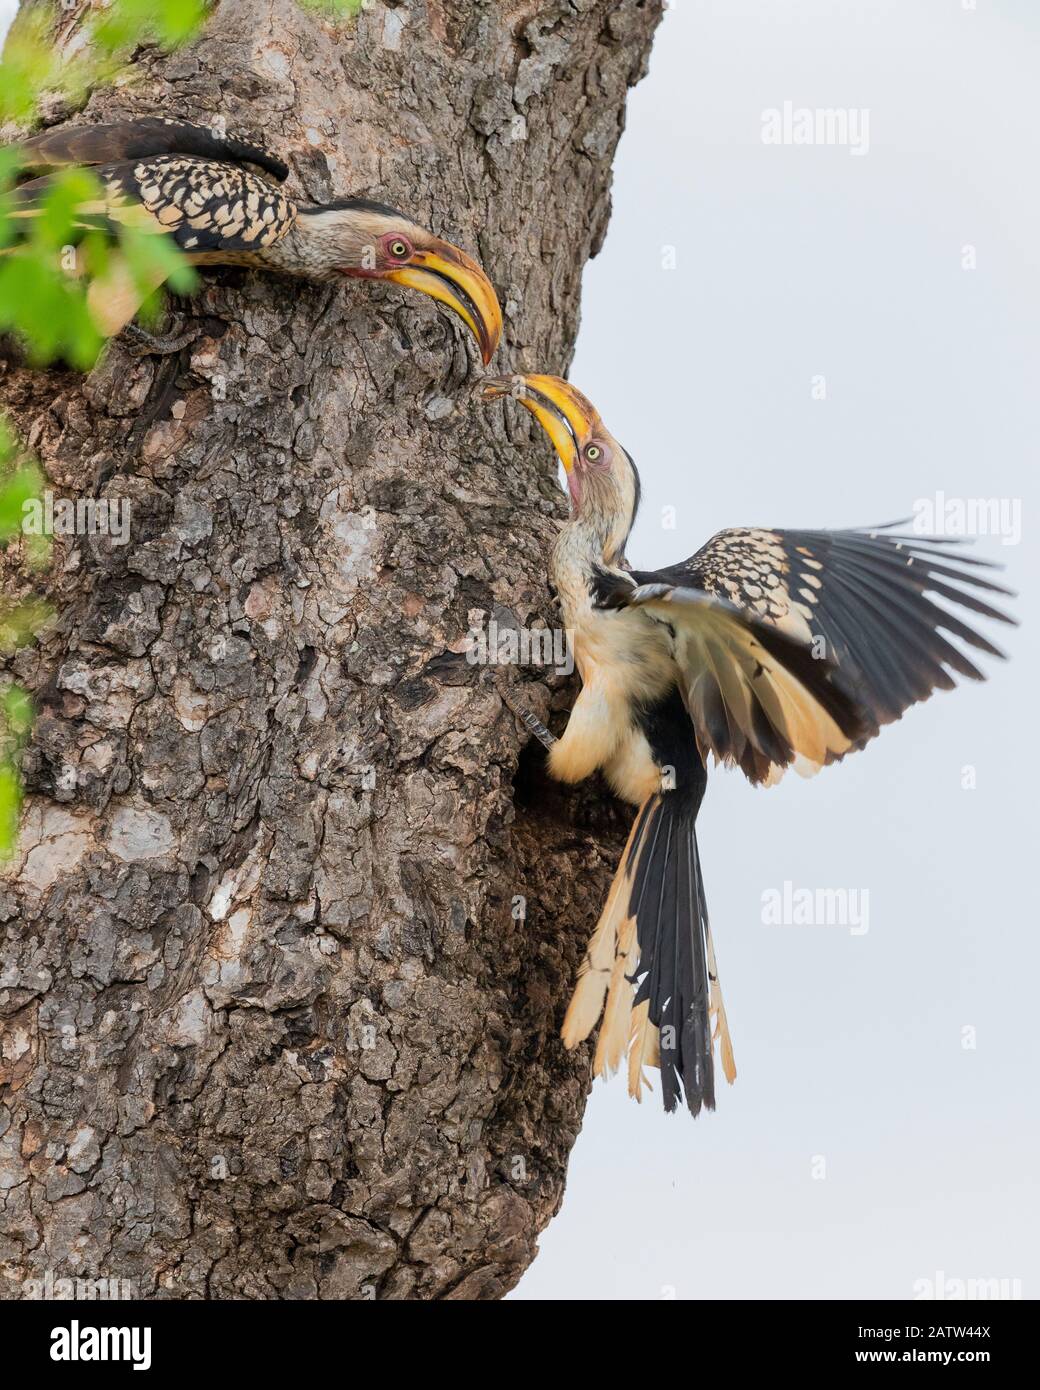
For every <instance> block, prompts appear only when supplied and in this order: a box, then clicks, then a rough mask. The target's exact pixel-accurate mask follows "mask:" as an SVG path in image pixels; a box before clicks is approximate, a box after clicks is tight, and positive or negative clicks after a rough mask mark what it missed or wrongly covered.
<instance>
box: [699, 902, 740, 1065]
mask: <svg viewBox="0 0 1040 1390" xmlns="http://www.w3.org/2000/svg"><path fill="white" fill-rule="evenodd" d="M705 940H706V944H707V948H708V950H707V956H708V979H709V981H710V985H709V991H708V1015H709V1021H710V1019H711V1018H714V1020H715V1027H714V1029H713V1031H712V1035H711V1040H712V1043H716V1042H717V1043H718V1044H719V1052H720V1054H721V1057H722V1074H723V1076H725V1078H726V1080H727V1081H728V1082H729V1084H730V1085H731V1086H732V1085H733V1083H734V1081H736V1079H737V1064H736V1062H735V1060H734V1058H733V1042H732V1040H731V1038H730V1035H729V1023H728V1022H727V1021H726V1006H725V1004H724V1003H723V1002H722V984H721V981H720V980H719V967H718V965H717V964H716V961H715V943H714V941H712V939H711V927H710V926H707V924H705Z"/></svg>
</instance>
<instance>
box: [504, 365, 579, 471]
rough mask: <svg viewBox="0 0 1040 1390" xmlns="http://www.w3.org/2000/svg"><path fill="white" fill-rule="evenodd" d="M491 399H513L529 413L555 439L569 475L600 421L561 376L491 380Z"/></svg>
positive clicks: (556, 448)
mask: <svg viewBox="0 0 1040 1390" xmlns="http://www.w3.org/2000/svg"><path fill="white" fill-rule="evenodd" d="M484 395H485V396H486V397H488V398H489V399H494V398H495V397H498V396H512V397H513V399H514V400H515V401H518V402H519V403H520V405H522V406H523V407H524V408H525V409H526V410H529V411H530V412H531V414H532V415H533V416H534V418H535V419H536V420H537V421H538V423H539V424H540V425H541V427H542V429H543V430H544V431H545V432H546V434H547V435H548V436H549V438H550V439H551V440H552V443H553V447H554V448H555V450H556V452H557V454H558V455H559V457H560V462H561V463H562V464H563V466H564V468H565V469H566V470H567V472H568V473H569V472H570V471H571V469H572V468H574V466H575V464H576V463H577V462H578V453H579V449H580V447H581V444H582V441H583V440H584V439H586V438H587V437H588V435H589V434H590V433H591V431H592V429H593V428H594V426H595V425H596V423H597V422H598V420H599V415H598V414H597V412H596V409H595V407H594V406H592V405H591V404H590V402H589V401H588V400H586V398H585V397H584V396H583V395H582V394H581V392H580V391H578V390H576V389H575V388H574V387H573V386H572V385H571V384H570V382H568V381H564V380H563V379H562V378H561V377H558V376H541V375H538V374H531V375H527V376H522V375H520V374H519V373H518V374H517V375H516V376H502V377H492V378H491V379H490V380H488V381H486V382H485V383H484Z"/></svg>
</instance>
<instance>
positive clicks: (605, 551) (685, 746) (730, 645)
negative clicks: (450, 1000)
mask: <svg viewBox="0 0 1040 1390" xmlns="http://www.w3.org/2000/svg"><path fill="white" fill-rule="evenodd" d="M484 394H485V396H487V397H489V398H492V399H493V398H497V397H501V396H512V397H513V398H514V399H515V400H516V401H518V403H519V404H520V405H522V406H523V407H524V408H525V409H527V410H529V411H530V412H531V414H532V415H534V416H535V418H536V419H537V420H538V422H539V424H540V425H541V426H542V428H543V429H544V430H545V432H546V433H547V434H548V435H549V437H550V439H551V440H552V442H553V444H554V445H555V447H556V450H557V452H558V454H559V456H560V460H561V462H562V463H563V467H564V469H565V471H566V475H567V487H568V491H569V492H570V497H571V518H570V521H569V522H568V523H567V524H566V525H565V526H564V527H563V528H562V530H561V532H560V535H559V537H558V539H557V541H556V544H555V546H554V548H553V554H552V563H551V579H552V582H553V585H554V587H555V589H556V591H557V594H558V596H559V601H560V605H561V608H562V610H563V619H564V623H565V625H566V627H567V629H568V630H569V631H570V632H572V633H573V642H574V658H575V663H576V665H577V667H578V672H579V674H580V676H581V679H582V689H581V692H580V694H579V695H578V698H577V700H576V701H575V704H574V708H573V710H572V711H571V716H570V720H569V722H568V725H567V731H566V733H565V734H564V736H563V738H561V739H558V740H555V741H554V743H553V747H552V753H551V756H550V759H549V770H550V772H551V773H552V775H553V776H555V777H558V778H561V779H562V780H564V781H577V780H580V778H582V777H584V776H587V775H588V774H589V773H590V772H592V771H595V770H596V769H597V768H600V769H602V771H603V772H604V773H605V775H606V777H607V779H608V781H609V782H610V783H611V784H612V786H613V787H614V790H615V791H616V792H617V793H618V795H620V796H621V797H623V798H625V799H627V800H629V801H631V802H632V803H633V804H634V805H635V806H637V807H638V808H639V809H638V810H637V812H636V818H635V821H634V823H633V826H632V830H631V833H630V835H629V838H628V843H627V845H626V846H625V850H624V853H623V854H622V856H621V862H620V864H619V866H618V870H617V873H616V874H615V876H614V881H613V884H612V885H611V889H610V893H609V896H608V898H607V901H606V904H605V906H604V908H603V912H602V915H601V916H600V919H599V922H598V924H597V926H596V930H595V932H594V933H593V935H592V939H591V940H590V942H589V945H588V949H587V950H586V952H585V957H584V959H583V961H582V964H581V967H580V969H579V972H578V981H577V987H576V988H575V991H574V996H573V998H572V999H571V1002H570V1006H569V1008H568V1009H567V1015H566V1018H565V1019H564V1022H563V1030H562V1036H563V1041H564V1044H565V1046H566V1047H568V1048H572V1047H576V1046H577V1045H578V1044H579V1043H580V1042H582V1041H584V1039H585V1038H587V1037H588V1035H589V1033H590V1032H591V1031H592V1029H593V1028H594V1027H595V1026H596V1023H597V1020H598V1019H599V1018H600V1015H601V1014H602V1015H603V1020H602V1023H601V1025H600V1030H599V1037H598V1039H597V1044H596V1054H595V1062H594V1072H595V1073H596V1074H597V1075H609V1074H610V1073H611V1072H613V1071H615V1070H616V1069H617V1068H618V1067H619V1066H620V1065H621V1064H622V1062H623V1061H624V1060H625V1059H626V1056H627V1064H628V1083H629V1091H630V1094H631V1095H633V1096H634V1097H636V1099H638V1098H639V1097H640V1095H641V1092H642V1087H643V1086H644V1085H646V1084H647V1082H646V1078H645V1075H644V1068H645V1067H650V1066H656V1067H660V1069H661V1083H662V1084H661V1091H662V1098H663V1100H664V1105H665V1109H667V1110H674V1109H675V1107H676V1105H677V1104H678V1102H679V1101H680V1099H683V1098H684V1099H685V1102H686V1105H687V1106H688V1108H689V1109H690V1110H691V1111H692V1113H693V1114H695V1115H696V1114H697V1113H698V1112H699V1111H700V1110H701V1108H702V1107H704V1108H707V1109H713V1108H714V1105H715V1078H714V1047H715V1044H716V1043H717V1044H718V1046H719V1050H720V1055H721V1061H722V1069H723V1074H724V1075H725V1076H726V1079H727V1080H728V1081H732V1080H733V1079H734V1078H735V1076H736V1066H735V1064H734V1060H733V1048H732V1045H731V1042H730V1036H729V1026H728V1023H727V1020H726V1010H725V1006H724V1004H723V1000H722V989H721V986H720V984H719V976H718V968H717V965H716V961H715V948H714V944H713V942H712V937H711V928H710V926H709V923H708V911H707V904H706V900H705V895H704V884H703V878H702V875H701V866H700V858H699V855H698V852H697V840H696V821H697V813H698V810H699V808H700V803H701V798H702V796H703V794H704V788H705V786H706V783H707V770H706V767H707V762H708V758H709V756H711V757H713V758H714V759H715V761H716V762H721V763H725V764H727V765H729V766H735V767H739V768H740V769H741V771H743V772H744V774H745V775H746V776H747V777H748V779H749V780H750V781H751V782H753V783H758V784H762V785H766V786H769V785H772V783H773V782H775V781H776V780H778V778H779V776H780V775H781V774H782V773H783V771H784V769H785V768H787V767H789V766H791V765H794V766H795V767H796V768H797V769H798V770H799V771H805V770H806V769H808V770H810V771H816V770H818V769H819V768H821V767H823V766H825V765H826V764H828V763H831V762H836V761H838V760H839V759H841V758H843V757H844V756H845V755H846V754H847V753H850V752H852V751H853V750H855V749H858V748H862V747H863V745H864V744H865V743H867V742H868V741H869V740H870V739H871V738H873V737H874V735H875V734H877V733H878V731H879V727H880V726H881V725H882V724H887V723H890V722H892V721H893V720H895V719H898V718H899V717H900V716H901V715H902V713H903V711H904V710H906V709H907V708H909V706H910V705H913V704H916V703H917V702H918V701H920V700H924V699H927V697H928V696H929V695H930V694H931V692H932V691H933V690H936V689H949V688H951V687H952V686H953V684H954V682H953V678H952V676H951V674H950V672H951V671H952V672H957V673H959V674H960V675H963V676H967V677H969V678H970V679H975V680H981V679H982V673H981V672H980V671H979V670H978V669H977V668H976V666H975V665H974V663H973V662H972V661H971V660H969V658H968V657H967V655H966V654H965V653H964V652H963V651H962V650H961V648H960V647H959V646H956V645H955V644H954V643H953V642H952V641H950V640H949V637H948V636H947V634H950V635H952V636H953V637H956V638H957V639H959V641H960V642H961V643H965V644H967V645H968V646H969V647H974V648H976V649H978V650H981V651H985V652H987V653H988V654H989V655H991V656H1001V655H1002V653H1001V652H999V651H998V650H997V648H996V647H995V646H993V644H992V643H991V642H989V641H988V639H987V638H985V637H983V636H981V635H980V634H979V633H978V632H976V631H975V630H974V629H973V628H971V627H969V626H968V625H967V624H966V623H965V622H963V621H962V619H961V618H960V617H959V616H958V614H957V612H956V610H957V609H958V608H959V609H967V610H969V611H970V612H973V613H977V614H981V615H982V616H983V617H986V618H990V619H994V620H997V621H1001V622H1011V621H1012V620H1011V619H1010V618H1008V617H1007V616H1006V615H1005V614H1004V613H1002V612H1000V611H999V610H998V609H996V608H994V607H992V606H991V604H990V603H989V602H987V601H986V599H985V598H983V597H980V591H981V593H982V594H986V595H988V594H992V593H1002V594H1006V593H1008V592H1009V591H1008V590H1007V589H1004V588H1003V587H1002V586H1001V585H999V584H996V583H995V582H994V581H993V580H992V579H990V578H987V577H986V571H987V569H988V568H989V567H988V566H987V564H986V562H985V561H981V560H973V559H966V558H965V557H964V556H963V555H961V554H958V553H957V552H956V551H951V550H948V549H944V548H942V543H941V542H939V541H937V540H935V539H933V538H929V537H922V536H917V535H904V534H901V533H900V532H898V531H894V530H893V529H892V528H887V529H886V528H873V529H872V530H870V531H862V530H846V531H774V530H764V529H761V528H751V529H744V530H729V531H722V532H720V533H719V534H718V535H717V536H715V537H714V538H713V539H712V540H710V541H709V542H708V543H707V545H705V546H703V547H702V548H701V549H700V550H699V551H698V552H697V553H696V554H695V555H693V556H692V557H691V558H690V559H689V560H686V561H684V562H683V563H682V564H679V565H672V566H670V567H668V568H665V569H662V570H658V571H648V572H642V571H638V570H632V569H631V568H630V567H629V566H628V562H627V561H626V559H625V546H626V543H627V541H628V536H629V533H630V531H631V529H632V523H633V521H634V519H635V514H636V508H637V506H638V503H639V475H638V473H637V472H636V468H635V465H634V464H633V462H632V460H631V458H630V457H629V455H628V454H627V453H626V452H625V450H624V449H623V448H622V447H621V445H620V444H619V443H618V442H617V440H616V439H614V438H613V436H612V435H611V434H609V433H608V431H607V430H606V428H605V426H604V424H603V421H602V420H601V419H600V417H599V415H598V414H597V412H596V410H595V408H594V407H593V406H592V405H591V404H590V402H589V401H588V400H587V399H586V398H585V397H584V396H583V395H582V394H581V392H580V391H576V390H575V389H574V387H572V386H570V385H568V383H567V382H565V381H562V380H560V378H559V377H552V376H539V375H530V376H512V377H497V378H492V379H489V380H488V381H487V382H485V384H484ZM897 524H898V523H897ZM951 580H953V581H955V583H950V581H951ZM958 586H959V587H958ZM940 601H942V602H940ZM951 608H952V610H953V611H951ZM529 727H530V726H529Z"/></svg>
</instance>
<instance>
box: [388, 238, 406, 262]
mask: <svg viewBox="0 0 1040 1390" xmlns="http://www.w3.org/2000/svg"><path fill="white" fill-rule="evenodd" d="M390 254H391V256H397V257H399V258H403V257H404V256H407V255H408V243H407V242H405V241H392V242H391V243H390Z"/></svg>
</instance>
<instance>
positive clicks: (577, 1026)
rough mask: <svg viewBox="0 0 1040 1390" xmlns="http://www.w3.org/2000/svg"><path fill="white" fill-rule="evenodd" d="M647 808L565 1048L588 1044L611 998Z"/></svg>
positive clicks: (600, 930) (585, 967)
mask: <svg viewBox="0 0 1040 1390" xmlns="http://www.w3.org/2000/svg"><path fill="white" fill-rule="evenodd" d="M643 809H644V808H643V807H642V806H641V807H640V808H639V811H638V813H637V814H636V818H635V820H634V821H633V822H632V829H631V830H630V831H629V832H628V840H627V841H626V843H625V848H624V851H623V853H622V855H621V862H620V863H619V864H618V867H617V872H616V873H615V875H614V881H613V883H612V884H611V885H610V892H609V894H608V895H607V901H606V903H605V904H604V906H603V911H602V912H601V913H600V919H599V921H598V922H597V924H596V930H595V931H594V932H593V933H592V936H591V937H590V939H589V944H588V946H587V947H586V949H585V955H584V957H583V959H582V962H581V965H580V966H579V968H578V983H577V985H576V986H575V989H574V993H573V995H572V996H571V1002H570V1004H569V1005H568V1006H567V1014H566V1017H565V1018H564V1020H563V1028H562V1029H561V1030H560V1036H561V1037H562V1038H563V1045H564V1047H566V1048H567V1049H568V1050H570V1049H571V1048H574V1047H577V1046H578V1044H579V1043H581V1042H584V1041H585V1039H586V1038H587V1037H588V1036H589V1034H590V1033H591V1032H592V1030H593V1028H595V1026H596V1022H597V1020H598V1019H599V1016H600V1014H601V1013H602V1011H603V1001H604V999H605V998H606V995H607V986H608V985H609V984H610V978H611V973H612V972H613V970H614V962H615V958H616V956H617V951H618V938H619V935H620V932H621V927H622V924H623V923H624V920H625V916H626V914H627V912H628V899H629V895H630V893H631V890H632V882H633V880H634V878H635V875H636V868H637V866H638V863H639V856H638V854H637V855H636V856H635V858H634V859H633V861H632V862H631V863H629V854H630V852H631V850H632V842H633V840H634V839H635V833H636V827H637V826H638V825H639V824H640V822H641V820H642V818H643Z"/></svg>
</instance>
